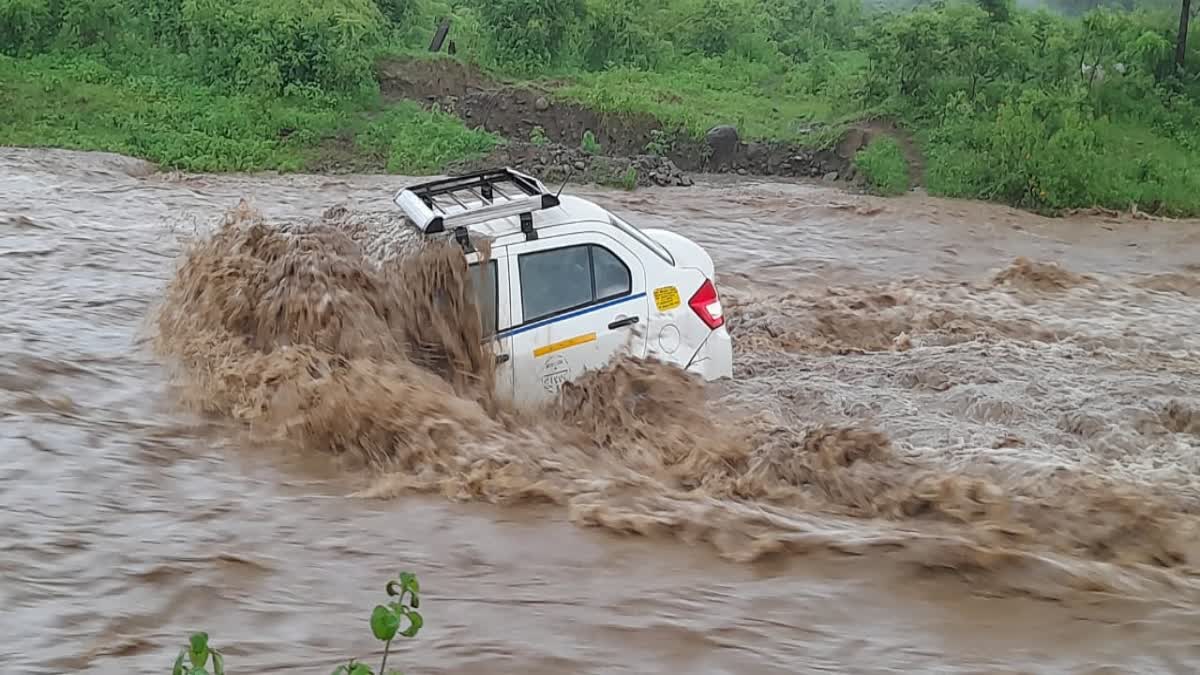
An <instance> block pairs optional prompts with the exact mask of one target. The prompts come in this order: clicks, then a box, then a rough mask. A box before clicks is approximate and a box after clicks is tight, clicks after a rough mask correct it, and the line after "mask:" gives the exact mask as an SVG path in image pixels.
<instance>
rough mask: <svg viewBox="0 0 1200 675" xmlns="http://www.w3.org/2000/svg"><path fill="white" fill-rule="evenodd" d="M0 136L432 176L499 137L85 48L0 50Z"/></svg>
mask: <svg viewBox="0 0 1200 675" xmlns="http://www.w3.org/2000/svg"><path fill="white" fill-rule="evenodd" d="M0 110H4V111H5V114H4V115H2V116H0V145H15V146H25V147H61V148H71V149H79V150H105V151H109V152H118V153H123V154H128V155H133V156H137V157H142V158H145V159H149V160H151V161H154V162H157V163H159V164H161V165H162V166H164V167H167V168H174V169H183V170H188V171H259V170H276V171H304V170H317V169H320V168H322V167H324V166H327V164H328V162H329V161H331V158H333V159H334V160H335V161H338V162H340V163H341V167H342V168H351V169H362V170H371V169H373V170H382V169H386V170H388V171H391V172H394V173H411V174H422V173H436V172H438V171H440V170H441V169H442V167H443V166H444V165H445V164H446V163H448V162H451V161H455V160H460V159H463V158H469V157H473V156H481V155H484V154H487V153H488V152H490V151H491V150H492V149H493V148H494V147H495V146H496V145H497V144H498V143H499V142H500V139H499V138H497V137H496V136H494V135H492V134H488V133H485V132H482V131H475V130H470V129H467V128H466V127H465V126H463V124H462V123H461V122H460V121H459V120H458V119H456V118H453V117H451V116H449V115H446V114H443V113H438V112H431V111H426V110H423V109H421V108H420V107H419V106H418V105H416V104H415V103H404V104H401V105H395V106H388V107H387V108H386V109H385V108H383V107H382V106H381V105H380V104H379V103H378V101H374V100H368V101H360V100H356V99H354V98H350V97H341V96H337V95H332V94H325V93H321V92H319V91H317V90H315V89H309V90H299V91H298V93H294V94H292V95H284V96H273V95H266V94H249V93H226V92H221V91H218V90H216V89H214V88H212V87H209V86H205V85H202V84H198V83H196V82H194V81H191V80H188V79H183V78H177V77H173V76H171V75H129V74H126V73H123V72H120V71H117V70H115V69H113V68H111V67H109V66H108V65H106V64H104V63H102V62H100V61H98V60H96V59H93V58H90V57H88V56H85V55H77V56H70V57H66V56H58V55H41V56H35V57H33V58H31V59H18V58H11V57H5V56H0Z"/></svg>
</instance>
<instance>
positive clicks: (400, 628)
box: [171, 572, 425, 675]
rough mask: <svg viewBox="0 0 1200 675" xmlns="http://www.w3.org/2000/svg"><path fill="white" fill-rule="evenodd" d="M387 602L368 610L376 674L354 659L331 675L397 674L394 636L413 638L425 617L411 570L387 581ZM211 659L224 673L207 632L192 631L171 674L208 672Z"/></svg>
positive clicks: (215, 672)
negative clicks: (377, 649)
mask: <svg viewBox="0 0 1200 675" xmlns="http://www.w3.org/2000/svg"><path fill="white" fill-rule="evenodd" d="M386 591H387V594H388V597H390V598H393V600H391V601H390V602H388V603H386V604H381V605H376V606H375V609H374V610H372V611H371V634H372V635H374V636H375V639H376V640H379V641H380V642H382V643H383V658H382V660H381V661H380V664H379V671H378V674H377V673H376V671H374V670H372V669H371V667H370V666H369V665H367V664H365V663H361V662H359V661H358V660H357V659H350V661H349V662H347V663H345V664H342V665H339V666H338V667H337V668H335V669H334V671H333V673H332V675H385V674H387V675H400V671H398V670H387V662H388V656H389V655H390V654H391V649H392V641H393V640H395V639H396V636H398V635H399V636H401V637H406V638H413V637H416V636H417V633H419V632H420V631H421V628H422V627H423V626H424V625H425V619H424V618H423V617H422V616H421V613H420V612H419V611H417V608H419V607H420V606H421V584H420V583H419V582H418V581H417V577H416V575H415V574H413V573H412V572H401V573H400V576H399V577H398V578H396V579H392V580H391V581H389V582H388V583H387V586H386ZM210 659H211V660H212V675H225V657H224V656H223V655H222V654H221V652H219V651H217V650H216V649H213V648H211V647H210V646H209V644H208V633H193V634H192V637H191V638H190V639H189V640H188V646H187V647H184V648H183V649H181V650H180V652H179V657H178V658H177V659H175V666H174V668H172V670H171V675H209V671H208V663H209V660H210Z"/></svg>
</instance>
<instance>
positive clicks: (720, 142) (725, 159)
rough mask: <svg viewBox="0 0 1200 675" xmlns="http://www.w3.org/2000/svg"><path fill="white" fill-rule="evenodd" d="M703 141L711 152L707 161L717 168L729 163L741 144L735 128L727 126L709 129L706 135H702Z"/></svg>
mask: <svg viewBox="0 0 1200 675" xmlns="http://www.w3.org/2000/svg"><path fill="white" fill-rule="evenodd" d="M704 140H705V142H707V143H708V147H709V150H711V151H712V154H711V155H710V160H709V161H710V162H711V163H712V164H714V165H717V166H720V165H723V164H729V163H731V162H732V161H733V159H734V157H735V156H736V155H737V150H738V146H739V145H740V144H741V137H740V136H739V135H738V130H737V127H734V126H731V125H728V124H723V125H720V126H715V127H713V128H712V129H709V130H708V133H706V134H705V135H704Z"/></svg>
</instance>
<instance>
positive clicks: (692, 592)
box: [0, 149, 1200, 675]
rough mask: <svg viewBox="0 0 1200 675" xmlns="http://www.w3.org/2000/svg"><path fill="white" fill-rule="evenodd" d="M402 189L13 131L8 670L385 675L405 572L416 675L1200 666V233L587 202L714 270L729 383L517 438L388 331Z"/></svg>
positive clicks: (0, 462) (763, 192)
mask: <svg viewBox="0 0 1200 675" xmlns="http://www.w3.org/2000/svg"><path fill="white" fill-rule="evenodd" d="M406 180H407V179H404V178H397V177H320V176H282V177H280V176H253V177H246V176H197V175H180V174H173V173H157V172H155V171H154V170H153V169H152V168H151V167H149V166H148V165H145V164H143V163H141V162H138V161H135V160H131V159H127V158H121V157H114V156H109V155H102V154H87V153H74V152H65V151H41V150H39V151H28V150H13V149H2V150H0V289H2V291H0V507H2V508H0V543H2V545H0V606H2V607H3V608H4V609H3V611H0V634H2V635H4V639H2V640H0V671H2V672H4V673H21V674H25V673H28V674H31V675H32V674H55V675H57V674H61V673H74V672H89V673H131V672H137V673H163V672H168V671H169V668H170V664H171V662H172V661H173V659H174V656H175V653H176V651H177V650H178V648H179V646H181V645H182V644H183V642H184V640H185V639H186V636H187V634H188V633H189V632H190V631H193V630H207V631H208V632H210V633H211V635H212V640H213V642H214V644H215V646H217V647H219V648H222V649H223V650H224V652H225V654H226V661H227V666H228V668H229V670H230V672H232V673H241V672H287V673H328V672H329V671H330V670H331V669H332V668H333V667H334V666H335V665H336V664H338V663H339V662H343V661H345V660H346V659H347V658H349V657H351V656H357V657H361V658H364V659H369V660H370V661H371V662H374V661H375V659H376V658H377V656H378V654H379V652H378V651H377V650H376V645H375V644H374V642H373V640H372V638H371V637H370V633H369V629H368V626H367V616H368V614H369V612H370V609H371V607H372V605H373V604H374V603H375V602H377V601H379V600H380V599H381V596H382V590H383V584H384V582H385V581H386V580H387V579H388V578H390V577H391V576H393V575H394V574H395V573H396V572H398V571H399V570H401V569H409V570H413V571H415V572H416V573H417V574H418V575H419V577H420V580H421V583H422V587H423V590H424V591H425V593H424V596H425V597H424V598H423V600H424V602H423V604H422V610H423V613H424V615H425V618H426V627H425V630H424V631H423V632H422V633H421V635H420V636H419V638H418V639H417V640H414V641H411V642H410V643H406V644H402V645H400V649H399V652H398V655H397V656H395V657H394V658H393V660H392V663H395V664H398V665H399V666H400V667H403V668H404V669H405V672H410V673H510V672H511V673H650V672H677V673H739V674H740V673H798V672H836V673H900V672H904V673H909V672H929V673H933V672H937V673H1042V672H1047V673H1080V674H1083V673H1089V674H1091V673H1132V672H1138V673H1194V672H1197V671H1198V670H1200V640H1197V638H1196V636H1197V635H1198V634H1200V569H1198V568H1197V564H1198V563H1200V480H1198V477H1200V337H1198V335H1197V327H1198V326H1200V257H1197V255H1196V253H1197V252H1198V251H1200V223H1197V222H1154V221H1148V220H1131V219H1106V218H1104V217H1087V218H1083V217H1079V218H1071V219H1064V220H1048V219H1042V218H1038V217H1035V216H1031V215H1029V214H1024V213H1020V212H1017V211H1013V210H1010V209H1007V208H1004V207H999V206H994V205H981V204H975V203H969V202H951V201H943V200H936V199H932V198H928V197H925V196H919V195H910V196H906V197H904V198H900V199H894V200H883V199H874V198H869V197H860V196H853V195H848V194H844V193H841V192H838V191H836V190H832V189H828V188H823V187H817V186H811V185H796V184H781V183H770V182H748V181H738V182H732V181H727V180H719V181H718V180H715V179H714V181H711V182H707V183H703V184H701V185H698V186H696V187H693V188H681V189H663V190H644V191H638V192H634V193H624V192H611V191H599V190H591V189H588V190H580V192H581V193H582V194H584V196H590V197H593V198H595V199H597V200H599V201H601V203H604V204H606V205H608V206H610V207H611V208H613V209H614V210H615V211H617V212H618V213H620V214H621V215H622V216H623V217H625V218H627V219H628V220H630V221H632V222H635V223H638V224H641V225H644V226H654V227H663V228H668V229H673V230H677V231H679V232H681V233H683V234H685V235H687V236H689V237H692V238H694V239H695V240H697V241H698V242H700V243H701V244H702V245H704V246H705V247H707V248H708V250H709V251H710V252H711V254H712V256H713V258H714V260H715V262H716V265H717V269H718V282H719V286H720V287H721V289H722V290H723V292H724V294H725V300H726V305H727V308H728V309H727V314H728V316H729V320H730V329H731V332H732V334H733V335H734V340H735V350H736V353H735V368H736V373H737V380H736V382H734V383H730V384H725V385H722V386H717V387H712V388H711V389H710V390H709V391H706V392H697V391H694V390H691V389H689V388H688V387H687V386H684V385H683V384H682V383H681V382H679V381H677V379H676V378H673V377H672V376H671V373H669V372H667V371H665V370H663V369H661V368H656V367H654V366H653V365H652V364H650V365H647V364H639V363H624V364H619V365H618V366H616V367H614V368H612V369H610V370H608V371H606V372H604V373H602V374H600V375H599V376H597V377H594V378H591V379H590V380H589V381H587V382H584V383H582V384H581V386H580V388H579V391H578V392H577V398H576V400H575V401H574V403H575V405H573V406H570V405H565V404H564V405H563V406H561V407H560V408H559V409H556V410H555V411H552V413H548V414H547V416H546V418H545V419H542V420H537V421H534V422H529V421H525V422H521V421H520V420H518V419H516V418H514V417H512V416H510V415H506V414H501V413H495V412H494V411H492V413H491V414H489V412H488V410H489V409H488V406H487V402H486V401H482V400H481V399H479V398H477V397H476V398H472V397H471V396H470V395H468V394H466V393H464V392H463V391H461V390H456V389H454V388H452V387H451V386H450V384H448V383H447V382H445V381H443V380H441V379H439V378H437V377H435V376H433V375H431V373H430V371H429V370H428V369H427V368H424V367H421V366H420V365H419V364H417V363H415V362H414V361H415V360H416V359H417V357H416V356H413V355H412V354H411V353H410V352H408V351H405V350H406V349H407V348H406V347H405V346H404V345H403V344H400V343H399V342H396V343H395V344H393V343H392V342H389V340H390V338H386V339H385V338H381V337H378V336H381V335H382V336H386V335H388V334H389V333H388V332H387V331H385V330H379V328H380V327H381V326H384V327H386V326H390V325H391V322H392V321H398V322H401V323H403V322H404V321H405V318H406V317H407V316H408V315H407V314H406V312H408V311H410V310H408V309H405V307H404V305H403V302H402V300H403V298H401V297H399V296H398V295H397V294H396V293H395V292H393V290H394V288H395V286H394V283H395V282H396V279H394V278H393V276H388V275H387V274H384V273H383V272H378V271H376V268H374V267H372V264H374V263H375V262H379V261H380V260H385V259H386V256H384V255H381V254H380V253H379V252H380V251H383V250H386V249H387V245H386V244H387V237H388V233H389V232H390V230H389V228H390V227H393V226H394V225H395V223H394V220H395V214H394V212H393V211H392V208H391V204H390V199H391V197H392V194H393V193H394V191H395V189H396V188H397V187H398V186H399V185H401V184H403V183H404V182H405V181H406ZM242 199H245V200H246V201H247V203H248V205H249V207H250V208H252V209H255V210H256V213H251V212H249V211H246V210H245V209H243V212H242V215H240V216H237V217H230V216H227V215H226V214H227V212H229V211H230V210H232V209H235V208H236V207H237V206H238V204H239V201H241V200H242ZM331 207H338V208H331ZM323 214H324V216H323ZM257 218H262V219H264V220H265V223H266V224H265V225H263V226H261V227H265V228H268V229H270V232H271V233H269V234H263V232H264V231H266V230H263V229H261V228H260V229H258V230H254V228H250V230H253V231H254V232H257V234H250V235H247V234H245V232H246V231H247V230H246V227H249V226H248V225H247V223H250V222H253V221H254V220H255V219H257ZM322 218H323V220H322ZM223 220H229V221H236V222H234V223H233V224H232V225H228V226H226V228H225V229H224V230H223V232H224V234H223V235H222V236H224V237H225V238H224V239H221V237H218V238H217V239H215V240H208V243H207V244H203V245H202V246H201V248H194V247H192V243H193V242H197V241H199V242H201V243H203V242H204V241H206V239H205V238H206V237H208V236H210V235H211V234H212V233H213V232H214V231H215V230H216V229H217V228H219V227H220V225H221V223H222V221H223ZM301 222H308V223H309V225H308V229H306V230H303V232H306V233H307V234H303V233H302V234H299V235H296V234H287V235H283V234H276V233H275V232H277V231H278V228H277V227H276V225H279V224H283V225H294V224H296V223H301ZM238 227H242V229H241V230H238V229H237V228H238ZM321 231H328V233H332V234H328V233H327V234H325V235H317V234H313V233H315V232H321ZM239 232H241V234H238V233H239ZM256 237H257V238H256ZM306 237H307V238H306ZM297 242H301V243H297ZM364 244H366V245H365V246H364ZM205 247H207V248H205ZM364 250H367V254H364V253H363V251H364ZM247 251H254V252H252V253H251V254H247V253H246V252H247ZM185 254H190V257H186V256H185ZM255 256H258V257H255ZM185 260H186V262H187V264H186V265H184V266H183V267H182V268H179V266H180V264H181V263H182V262H184V261H185ZM280 260H282V261H285V262H286V261H295V263H296V264H285V265H283V266H282V267H280V266H279V265H275V263H276V262H278V261H280ZM264 261H266V262H264ZM177 268H179V269H180V271H179V272H178V274H177ZM173 280H174V281H173ZM407 281H408V282H410V283H411V282H413V280H412V279H408V280H407ZM321 284H325V285H324V286H321ZM318 287H319V288H324V289H326V291H328V293H327V294H326V296H325V297H326V300H321V297H322V296H321V294H320V293H317V294H316V295H315V296H314V295H313V289H314V288H318ZM352 287H353V288H361V289H366V290H364V291H363V292H362V293H361V294H355V293H353V292H350V291H348V290H347V289H351V288H352ZM389 289H393V290H389ZM306 294H307V295H306ZM372 294H375V295H372ZM306 298H307V300H311V301H312V302H311V303H309V304H304V302H306ZM328 298H332V300H329V299H328ZM389 303H390V304H389ZM380 307H383V308H384V310H386V311H383V310H380V309H379V308H380ZM297 308H299V309H297ZM160 310H161V311H162V313H161V314H160V313H159V312H160ZM164 317H165V318H164ZM380 317H385V319H386V320H385V319H381V318H380ZM397 317H398V318H397ZM234 318H236V319H237V320H236V321H234V320H233V319H234ZM409 318H411V317H409ZM222 321H226V322H227V323H226V324H222ZM405 325H407V326H408V327H409V328H411V323H410V324H405ZM247 326H249V328H247ZM235 328H236V330H235ZM243 329H245V331H247V332H246V333H245V335H244V336H239V335H240V334H238V333H237V331H238V330H243ZM271 331H273V332H271ZM331 331H332V332H331ZM268 333H270V335H269V337H271V339H272V340H274V342H273V343H272V344H275V345H282V344H289V345H291V346H289V347H288V348H286V349H284V348H277V349H275V350H274V351H271V352H270V353H269V354H267V353H265V352H263V351H262V350H261V349H259V347H261V345H260V344H258V342H256V341H261V340H263V339H265V338H264V336H265V335H268ZM312 335H321V336H324V337H323V338H322V339H321V340H316V341H314V342H312V345H306V344H304V339H303V338H305V337H306V336H312ZM410 359H412V360H410ZM181 364H182V366H181ZM630 391H637V392H642V396H640V397H635V396H630V395H628V392H630Z"/></svg>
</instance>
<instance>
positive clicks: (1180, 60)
mask: <svg viewBox="0 0 1200 675" xmlns="http://www.w3.org/2000/svg"><path fill="white" fill-rule="evenodd" d="M1191 18H1192V0H1183V7H1182V8H1181V9H1180V10H1179V40H1178V42H1176V43H1175V65H1177V66H1179V68H1180V69H1183V65H1184V61H1186V60H1187V39H1188V21H1189V20H1190V19H1191Z"/></svg>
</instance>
